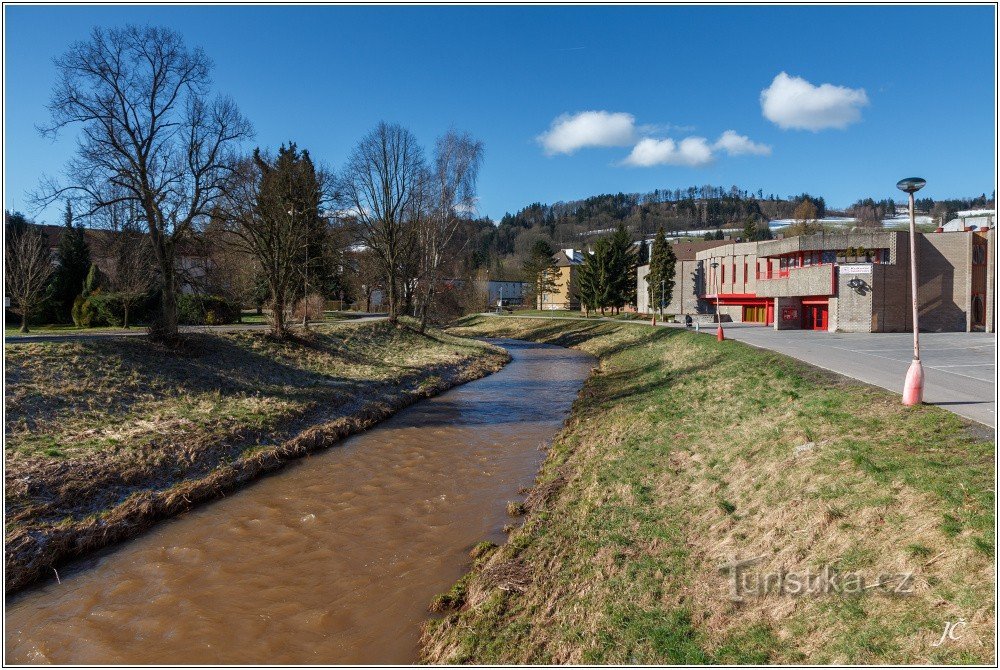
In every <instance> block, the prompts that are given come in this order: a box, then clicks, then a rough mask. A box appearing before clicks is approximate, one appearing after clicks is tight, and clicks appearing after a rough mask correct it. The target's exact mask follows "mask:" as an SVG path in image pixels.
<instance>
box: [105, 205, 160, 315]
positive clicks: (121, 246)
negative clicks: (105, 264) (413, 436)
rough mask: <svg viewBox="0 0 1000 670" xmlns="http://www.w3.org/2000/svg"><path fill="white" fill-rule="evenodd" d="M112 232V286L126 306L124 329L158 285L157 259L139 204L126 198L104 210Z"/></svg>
mask: <svg viewBox="0 0 1000 670" xmlns="http://www.w3.org/2000/svg"><path fill="white" fill-rule="evenodd" d="M100 219H101V220H102V222H103V223H104V227H106V228H108V229H109V230H110V231H111V235H110V236H109V237H108V244H107V247H108V248H107V249H106V253H107V256H108V258H110V259H111V263H112V265H111V268H110V271H109V272H108V275H107V278H108V284H109V288H110V289H111V291H112V292H113V293H114V294H115V295H116V296H117V298H118V301H119V302H121V306H122V314H123V318H122V326H123V327H124V328H126V329H127V328H129V327H130V326H129V312H130V311H131V310H132V308H134V307H135V306H136V305H137V304H138V303H139V301H140V300H142V299H143V298H145V297H146V296H147V295H148V294H149V292H150V291H152V290H153V288H154V287H155V286H156V282H157V276H156V258H155V256H154V254H153V246H152V245H151V244H150V242H149V233H147V232H146V230H147V227H146V226H145V224H144V222H143V220H142V212H141V210H140V209H139V208H138V206H137V205H136V203H135V202H133V201H130V200H128V199H122V200H120V201H117V202H115V204H113V205H110V206H108V207H105V208H103V209H102V210H101V211H100Z"/></svg>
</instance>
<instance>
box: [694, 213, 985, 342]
mask: <svg viewBox="0 0 1000 670" xmlns="http://www.w3.org/2000/svg"><path fill="white" fill-rule="evenodd" d="M917 235H918V238H917V250H918V263H917V266H918V267H917V269H918V287H917V295H918V301H919V305H920V311H919V314H920V328H921V330H927V331H973V330H980V331H982V330H985V331H989V332H996V323H995V319H996V316H995V311H996V310H995V302H996V297H995V295H994V281H995V273H996V255H995V253H996V252H995V249H996V241H995V237H996V231H995V229H993V228H990V229H987V230H983V231H980V230H976V231H961V232H939V233H927V234H922V233H918V234H917ZM696 256H697V261H698V268H697V270H696V272H697V280H696V281H695V282H694V284H693V288H692V289H687V290H691V291H693V293H694V294H695V295H696V296H697V302H694V301H692V295H691V294H689V293H685V294H684V295H683V296H682V298H681V300H682V303H683V304H684V305H685V307H686V306H688V305H692V306H693V305H697V308H698V309H697V313H709V314H714V313H715V310H716V306H718V313H719V314H720V315H721V318H722V320H724V321H726V320H731V321H737V322H749V323H760V324H764V325H769V326H773V327H774V328H776V329H779V330H782V329H807V330H828V331H842V332H863V333H869V332H899V331H907V330H911V329H912V317H911V306H910V305H911V303H910V253H909V233H908V232H896V231H884V230H873V231H859V232H844V233H832V234H830V233H820V234H816V235H805V236H800V237H791V238H786V239H777V240H768V241H764V242H736V243H729V244H725V245H722V246H718V247H714V248H712V249H707V250H703V251H699V252H698V253H697V254H696ZM687 313H693V312H687Z"/></svg>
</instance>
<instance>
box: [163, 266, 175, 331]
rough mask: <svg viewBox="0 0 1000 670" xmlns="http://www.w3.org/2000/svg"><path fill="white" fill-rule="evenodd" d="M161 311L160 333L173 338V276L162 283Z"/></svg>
mask: <svg viewBox="0 0 1000 670" xmlns="http://www.w3.org/2000/svg"><path fill="white" fill-rule="evenodd" d="M162 307H163V309H162V313H161V314H160V319H161V322H160V327H161V331H160V332H161V335H162V336H163V337H165V338H173V337H176V335H177V291H176V289H175V288H174V282H173V277H169V278H168V279H167V280H166V281H165V282H164V283H163V297H162Z"/></svg>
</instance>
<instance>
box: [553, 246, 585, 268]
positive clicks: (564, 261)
mask: <svg viewBox="0 0 1000 670" xmlns="http://www.w3.org/2000/svg"><path fill="white" fill-rule="evenodd" d="M552 260H553V261H555V264H556V267H557V268H565V267H569V266H571V265H581V264H582V263H583V252H582V251H577V250H576V249H560V250H559V251H557V252H556V253H554V254H553V255H552Z"/></svg>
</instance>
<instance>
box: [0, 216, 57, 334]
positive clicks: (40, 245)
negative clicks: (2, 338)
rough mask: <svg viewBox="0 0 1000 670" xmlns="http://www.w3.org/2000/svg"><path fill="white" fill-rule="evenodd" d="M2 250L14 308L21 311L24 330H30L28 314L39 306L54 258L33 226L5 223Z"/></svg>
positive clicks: (7, 287)
mask: <svg viewBox="0 0 1000 670" xmlns="http://www.w3.org/2000/svg"><path fill="white" fill-rule="evenodd" d="M6 228H7V230H6V235H5V237H6V240H5V241H6V244H5V245H4V250H3V260H4V274H3V283H4V289H5V290H6V293H7V297H9V298H10V299H11V309H13V310H14V311H15V312H16V313H18V314H20V315H21V332H22V333H27V332H28V318H29V317H31V315H32V314H33V313H34V312H35V310H36V309H37V308H38V305H39V303H40V302H41V301H42V297H43V295H44V293H45V286H46V283H47V282H48V280H49V276H50V275H51V274H52V271H53V266H52V258H51V253H50V252H49V245H48V242H47V240H46V239H45V236H44V235H42V234H41V233H40V232H38V231H37V230H34V229H28V230H24V231H21V232H18V231H15V230H13V227H12V226H9V225H8V226H7V227H6Z"/></svg>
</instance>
